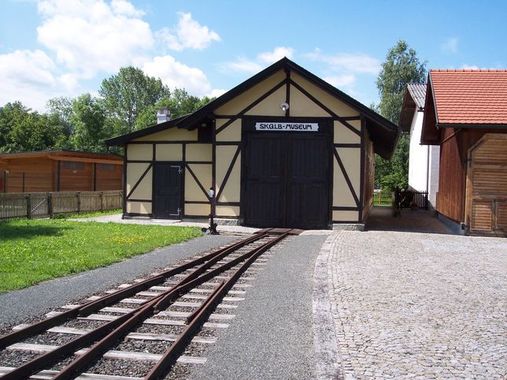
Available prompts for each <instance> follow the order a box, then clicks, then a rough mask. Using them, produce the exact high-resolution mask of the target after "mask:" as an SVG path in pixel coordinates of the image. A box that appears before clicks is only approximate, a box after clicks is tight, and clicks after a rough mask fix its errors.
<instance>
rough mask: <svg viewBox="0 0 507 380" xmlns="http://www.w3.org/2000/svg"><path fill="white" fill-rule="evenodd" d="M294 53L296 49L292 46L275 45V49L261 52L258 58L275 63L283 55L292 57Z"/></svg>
mask: <svg viewBox="0 0 507 380" xmlns="http://www.w3.org/2000/svg"><path fill="white" fill-rule="evenodd" d="M293 54H294V49H293V48H290V47H284V46H279V47H275V48H274V49H273V51H267V52H264V53H260V54H259V55H258V56H257V58H258V59H259V61H261V62H264V63H274V62H276V61H278V60H280V59H282V58H283V57H287V58H292V55H293Z"/></svg>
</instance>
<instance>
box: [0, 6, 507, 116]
mask: <svg viewBox="0 0 507 380" xmlns="http://www.w3.org/2000/svg"><path fill="white" fill-rule="evenodd" d="M506 15H507V2H505V1H500V0H497V1H494V0H491V1H487V2H481V1H472V0H462V1H429V0H427V1H373V0H371V1H316V0H315V1H311V2H310V1H305V2H303V1H273V0H271V1H264V0H256V1H239V0H236V1H220V0H215V1H204V0H201V1H183V0H181V1H180V0H172V1H153V0H152V1H148V0H130V1H128V0H102V1H99V0H97V1H95V0H93V1H92V0H40V1H35V0H33V1H32V0H2V1H1V2H0V105H2V104H4V103H6V102H10V101H15V100H21V101H22V102H23V103H24V104H26V105H27V106H29V107H32V108H34V109H37V110H44V107H45V104H46V102H47V100H48V99H49V98H51V97H55V96H77V95H79V94H81V93H84V92H91V93H92V94H96V92H97V90H98V88H99V86H100V82H101V80H102V79H104V78H107V77H109V76H111V75H113V74H114V73H116V72H117V71H118V69H119V68H120V67H122V66H127V65H134V66H137V67H139V68H141V69H143V70H144V71H145V72H146V73H147V74H149V75H152V76H158V77H160V78H161V79H162V80H163V81H164V83H166V84H167V85H169V86H170V87H184V88H186V89H187V90H188V91H189V92H190V93H192V94H195V95H198V96H203V95H219V94H221V93H223V92H224V91H226V90H229V89H230V88H232V87H234V86H235V85H237V84H239V83H240V82H242V81H243V80H245V79H247V78H249V77H250V76H252V75H253V74H255V73H256V72H258V71H260V70H261V69H263V68H265V67H267V66H268V65H270V64H271V63H272V62H274V61H276V60H277V59H279V58H281V57H283V56H288V57H289V58H291V59H292V60H294V61H295V62H296V63H298V64H300V65H301V66H303V67H305V68H306V69H308V70H310V71H312V72H313V73H315V74H316V75H318V76H320V77H322V78H324V79H325V80H327V81H328V82H330V83H331V84H333V85H335V86H336V87H338V88H340V89H341V90H343V91H345V92H346V93H348V94H349V95H351V96H353V97H355V98H356V99H357V100H359V101H361V102H363V103H364V104H366V105H370V104H371V103H372V102H377V101H378V93H377V89H376V86H375V81H376V77H377V75H378V72H379V70H380V64H381V63H382V62H383V60H384V59H385V56H386V53H387V50H388V49H389V48H390V47H392V46H393V45H394V44H395V43H396V41H398V40H399V39H404V40H406V41H407V42H408V44H409V45H410V47H412V48H414V49H415V50H416V51H417V54H418V57H419V58H420V59H421V60H423V61H426V62H427V66H428V68H506V67H507V48H505V38H506V37H507V22H506V21H505V17H506Z"/></svg>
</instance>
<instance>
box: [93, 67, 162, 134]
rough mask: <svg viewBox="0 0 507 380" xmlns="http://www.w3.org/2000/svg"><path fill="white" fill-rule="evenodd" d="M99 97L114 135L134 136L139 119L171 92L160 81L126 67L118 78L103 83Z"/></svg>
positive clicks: (114, 76)
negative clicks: (132, 133)
mask: <svg viewBox="0 0 507 380" xmlns="http://www.w3.org/2000/svg"><path fill="white" fill-rule="evenodd" d="M99 94H100V95H101V96H102V98H103V102H104V107H105V110H106V112H107V116H108V118H112V119H116V120H115V121H113V122H111V121H110V122H109V123H108V124H109V125H112V126H114V127H115V128H117V129H118V130H115V131H114V133H115V134H124V133H129V132H132V131H133V130H134V129H135V124H136V120H137V117H138V116H139V115H140V114H141V113H142V112H143V111H144V110H145V109H146V108H148V107H149V106H151V105H153V104H156V103H157V102H158V101H160V100H161V99H163V98H164V97H169V95H170V91H169V88H168V87H167V86H165V85H164V84H162V81H161V80H160V79H156V78H152V77H150V76H147V75H145V74H144V73H143V71H142V70H140V69H138V68H135V67H123V68H121V69H120V71H119V72H118V74H116V75H113V76H112V77H110V78H108V79H104V80H103V81H102V84H101V85H100V89H99Z"/></svg>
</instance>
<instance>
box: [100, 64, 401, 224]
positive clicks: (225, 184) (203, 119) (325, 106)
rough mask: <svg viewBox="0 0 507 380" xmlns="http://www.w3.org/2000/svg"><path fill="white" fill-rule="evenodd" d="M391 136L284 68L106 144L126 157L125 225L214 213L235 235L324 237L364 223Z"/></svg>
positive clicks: (318, 83) (365, 112)
mask: <svg viewBox="0 0 507 380" xmlns="http://www.w3.org/2000/svg"><path fill="white" fill-rule="evenodd" d="M398 133H399V132H398V128H397V126H396V125H394V124H392V123H391V122H389V121H388V120H386V119H384V118H383V117H382V116H380V115H378V114H377V113H375V112H374V111H372V110H371V109H370V108H368V107H366V106H364V105H363V104H361V103H359V102H358V101H356V100H354V99H353V98H351V97H350V96H348V95H346V94H345V93H343V92H341V91H339V90H338V89H336V88H334V87H333V86H331V85H330V84H328V83H327V82H325V81H323V80H322V79H320V78H318V77H317V76H315V75H313V74H312V73H310V72H309V71H307V70H305V69H304V68H302V67H300V66H298V65H297V64H295V63H294V62H292V61H290V60H289V59H287V58H283V59H281V60H280V61H278V62H276V63H274V64H273V65H271V66H270V67H268V68H266V69H265V70H263V71H262V72H260V73H258V74H257V75H255V76H253V77H252V78H250V79H248V80H247V81H245V82H243V83H242V84H240V85H238V86H237V87H235V88H233V89H232V90H230V91H229V92H227V93H225V94H224V95H222V96H220V97H219V98H217V99H215V100H214V101H212V102H211V103H209V104H208V105H206V106H204V107H203V108H201V109H199V110H198V111H196V112H194V113H192V114H190V115H187V116H184V117H181V118H178V119H174V120H169V121H166V122H162V123H160V124H157V125H155V126H152V127H149V128H146V129H143V130H140V131H136V132H133V133H130V134H128V135H124V136H119V137H116V138H113V139H110V140H108V141H107V143H108V144H109V145H122V146H124V148H125V156H124V158H125V178H126V180H125V194H127V196H126V197H125V204H124V215H125V216H138V215H145V216H151V217H155V218H196V217H201V218H207V217H208V216H209V214H210V208H211V206H212V204H213V206H216V207H215V209H214V210H215V212H216V216H217V217H218V218H222V219H228V221H229V222H231V221H232V222H234V223H239V224H242V225H248V226H257V227H275V226H276V227H299V228H331V227H332V225H333V223H363V222H364V220H365V218H366V216H367V215H368V211H369V209H370V207H371V206H372V198H373V174H374V168H373V165H374V152H377V153H379V154H380V155H381V156H383V157H385V158H389V157H390V156H391V155H392V152H393V150H394V147H395V144H396V141H397V138H398ZM210 189H212V190H213V192H212V194H210V191H209V190H210ZM213 194H214V195H215V196H214V197H213V196H212V195H213ZM210 195H211V196H210Z"/></svg>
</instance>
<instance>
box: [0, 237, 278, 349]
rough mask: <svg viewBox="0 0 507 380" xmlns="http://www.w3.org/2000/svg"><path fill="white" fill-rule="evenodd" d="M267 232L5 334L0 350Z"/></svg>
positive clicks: (84, 314)
mask: <svg viewBox="0 0 507 380" xmlns="http://www.w3.org/2000/svg"><path fill="white" fill-rule="evenodd" d="M268 232H269V230H265V231H261V233H259V234H256V235H254V236H251V237H249V238H247V239H243V240H241V241H239V242H236V243H233V244H230V245H228V246H226V247H224V248H220V249H219V250H217V251H214V252H211V253H209V254H207V255H205V256H203V257H200V258H197V259H194V260H192V261H190V262H188V263H185V264H182V265H180V266H178V267H176V268H173V269H168V270H166V271H164V272H161V273H160V274H158V275H156V276H153V277H150V278H148V279H146V280H144V281H141V282H139V283H136V284H132V285H130V286H128V287H126V288H123V289H119V290H117V291H116V292H114V293H111V294H108V295H106V296H103V297H101V298H99V299H97V300H94V301H89V302H87V303H85V304H84V305H82V306H80V307H78V308H75V309H71V310H68V311H65V312H63V313H61V314H58V315H55V316H53V317H50V318H47V319H44V320H42V321H39V322H36V323H34V324H31V325H29V326H27V327H25V328H23V329H20V330H17V331H13V332H11V333H9V334H6V335H4V336H2V337H0V350H3V349H4V348H6V347H8V346H10V345H11V344H13V343H16V342H19V341H20V340H23V339H26V338H28V337H31V336H33V335H36V334H39V333H42V332H44V331H46V330H47V329H49V328H51V327H54V326H57V325H59V324H61V323H64V322H66V321H68V320H71V319H73V318H77V317H78V316H86V315H89V314H91V313H93V312H95V311H97V310H99V309H101V308H103V307H105V306H108V305H111V304H113V303H115V302H117V301H118V300H120V299H122V298H127V297H130V296H132V295H134V294H136V293H138V292H139V291H142V290H146V289H148V288H150V287H151V286H154V285H157V284H160V283H161V282H164V281H165V280H166V279H167V278H168V277H171V276H174V275H176V274H180V273H182V272H184V271H186V270H187V269H190V268H193V267H194V266H196V265H200V264H202V263H204V262H206V261H207V260H211V259H213V258H214V257H215V256H217V255H220V254H222V253H224V252H231V251H234V250H236V249H239V248H241V247H243V246H245V245H247V244H250V243H252V242H254V241H256V240H259V239H261V238H263V237H264V236H266V235H267V233H268Z"/></svg>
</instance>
